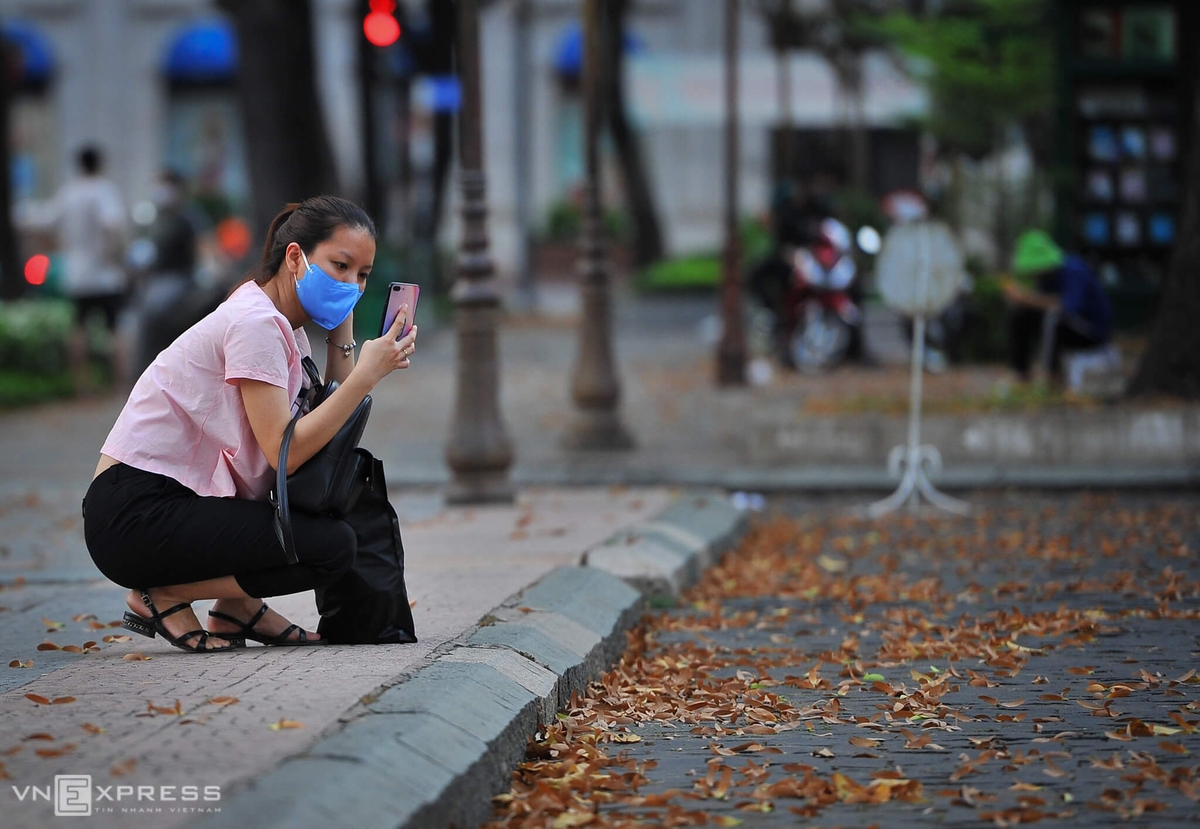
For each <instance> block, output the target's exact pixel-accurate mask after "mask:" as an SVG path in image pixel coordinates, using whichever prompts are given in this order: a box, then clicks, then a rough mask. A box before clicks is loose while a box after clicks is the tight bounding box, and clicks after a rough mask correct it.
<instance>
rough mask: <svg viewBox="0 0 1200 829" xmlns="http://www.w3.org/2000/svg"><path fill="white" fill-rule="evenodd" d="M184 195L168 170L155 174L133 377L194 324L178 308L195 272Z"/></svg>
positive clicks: (183, 186)
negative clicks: (152, 219) (155, 180)
mask: <svg viewBox="0 0 1200 829" xmlns="http://www.w3.org/2000/svg"><path fill="white" fill-rule="evenodd" d="M186 194H187V187H186V182H185V181H184V178H183V176H181V175H179V173H176V172H175V171H173V170H164V171H163V172H162V173H161V174H160V176H159V179H158V182H157V183H156V184H155V185H154V189H153V191H152V193H151V197H150V200H151V202H153V204H154V207H155V216H154V222H153V224H151V225H150V232H149V239H148V241H149V243H150V248H149V251H150V256H149V261H148V262H147V263H146V276H145V277H144V279H143V280H142V282H141V284H140V285H139V286H138V290H137V300H136V310H137V317H138V325H137V329H138V336H137V348H136V354H135V358H134V359H135V363H136V365H135V367H134V374H135V375H136V374H141V372H142V370H144V369H145V368H146V366H148V365H150V363H152V362H153V361H154V358H155V357H156V356H158V353H159V352H160V351H162V350H163V349H164V348H166V347H167V346H168V345H170V344H171V343H172V342H173V341H174V340H175V338H176V337H178V336H179V335H180V334H182V333H183V332H184V331H186V330H187V329H188V328H189V327H190V326H191V325H192V324H193V323H195V322H197V321H198V320H199V317H196V316H195V315H194V314H189V313H187V309H186V307H185V305H184V300H185V298H186V297H187V295H188V293H189V292H190V291H191V290H193V289H194V287H195V279H194V276H195V270H196V226H195V224H194V223H193V221H192V219H191V218H190V217H189V216H188V215H187V210H186Z"/></svg>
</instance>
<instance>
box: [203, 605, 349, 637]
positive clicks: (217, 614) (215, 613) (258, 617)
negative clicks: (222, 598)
mask: <svg viewBox="0 0 1200 829" xmlns="http://www.w3.org/2000/svg"><path fill="white" fill-rule="evenodd" d="M268 609H269V608H268V607H267V603H266V602H263V603H262V607H260V608H259V609H258V612H257V613H255V614H254V618H252V619H251V620H250V621H249V622H243V621H242V620H241V619H235V618H234V617H233V616H230V615H229V614H228V613H222V612H221V611H219V610H210V611H208V615H209V616H211V617H212V618H214V619H221V620H222V621H225V622H232V623H233V624H235V625H237V626H238V627H239V628H241V632H242V634H243V635H244V636H245V638H246V639H253V640H254V641H255V642H261V643H262V644H264V645H327V644H329V640H328V639H309V638H308V631H306V630H305V629H304V628H302V627H300V626H299V625H288V626H287V627H286V628H284V630H283V633H281V634H279V635H278V636H267V635H266V634H263V633H259V632H258V631H256V630H255V629H254V626H255V625H257V624H258V623H259V622H260V621H262V617H263V616H266V615H267V610H268ZM293 630H298V631H300V635H299V636H297V637H296V638H295V639H289V638H288V637H289V636H291V635H292V631H293ZM214 635H216V636H221V637H222V638H224V635H223V634H214Z"/></svg>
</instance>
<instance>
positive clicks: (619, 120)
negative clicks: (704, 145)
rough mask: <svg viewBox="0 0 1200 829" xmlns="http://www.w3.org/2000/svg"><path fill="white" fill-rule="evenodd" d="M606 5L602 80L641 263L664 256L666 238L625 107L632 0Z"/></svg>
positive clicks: (635, 259)
mask: <svg viewBox="0 0 1200 829" xmlns="http://www.w3.org/2000/svg"><path fill="white" fill-rule="evenodd" d="M602 8H603V10H604V17H605V18H606V19H605V20H604V21H603V24H602V25H601V27H600V28H601V32H602V36H603V42H604V50H603V54H604V66H605V68H607V69H608V72H606V73H604V77H603V80H602V83H603V88H604V107H603V109H604V115H605V118H606V120H607V122H608V128H609V134H610V135H611V136H612V140H613V146H614V148H615V149H616V151H617V163H618V164H619V165H620V168H621V178H622V180H623V181H624V183H625V197H626V200H627V204H628V207H629V213H630V219H631V220H632V224H633V263H634V264H635V265H637V266H639V267H641V266H645V265H649V264H650V263H651V262H655V261H657V260H659V259H662V257H663V239H662V226H661V224H660V223H659V220H658V210H657V208H656V207H655V204H654V194H653V192H652V191H651V189H650V181H649V179H648V178H647V176H646V165H645V163H644V161H643V159H642V149H641V142H640V141H639V140H638V136H637V133H636V132H634V130H633V127H632V126H631V125H630V123H629V115H628V113H627V111H626V107H625V83H624V74H625V73H624V65H625V48H624V43H623V38H624V31H625V18H626V14H627V12H628V10H629V0H610V2H606V3H604V4H603V7H602Z"/></svg>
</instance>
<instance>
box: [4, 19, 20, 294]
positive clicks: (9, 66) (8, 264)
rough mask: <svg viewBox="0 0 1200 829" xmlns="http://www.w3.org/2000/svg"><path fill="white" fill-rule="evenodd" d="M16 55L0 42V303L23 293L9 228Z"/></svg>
mask: <svg viewBox="0 0 1200 829" xmlns="http://www.w3.org/2000/svg"><path fill="white" fill-rule="evenodd" d="M19 61H20V55H19V54H18V53H17V49H16V48H14V47H12V46H10V44H8V43H7V41H5V40H2V38H0V299H4V300H14V299H19V298H20V295H22V294H23V293H24V292H25V283H24V281H23V278H22V274H20V258H19V257H18V256H17V234H16V230H14V229H13V227H12V179H11V175H12V152H11V148H10V145H8V140H10V136H11V134H12V128H11V125H10V122H8V119H10V114H11V110H10V107H11V106H12V97H13V94H14V92H16V90H17V79H18V74H19Z"/></svg>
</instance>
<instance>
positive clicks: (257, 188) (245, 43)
mask: <svg viewBox="0 0 1200 829" xmlns="http://www.w3.org/2000/svg"><path fill="white" fill-rule="evenodd" d="M219 5H220V6H221V8H222V9H223V10H224V11H225V12H226V13H228V14H229V16H230V17H231V18H232V19H233V23H234V27H235V28H236V30H237V35H238V46H239V53H240V55H241V68H240V70H239V71H238V94H239V98H240V101H241V115H242V124H243V127H244V129H245V133H246V152H247V156H248V159H247V160H248V162H249V164H248V166H249V176H250V187H251V194H252V195H251V199H252V204H253V209H252V212H251V222H252V226H253V227H254V229H255V231H256V232H257V233H259V234H261V233H264V232H265V231H266V228H267V226H268V225H270V223H271V219H272V218H274V216H275V214H276V213H278V212H279V211H280V209H282V208H283V206H284V204H286V203H287V202H292V201H300V200H302V199H306V198H310V197H312V196H317V195H321V194H322V193H333V192H336V191H337V182H336V175H335V172H334V167H333V153H332V152H331V150H330V147H329V139H328V137H327V136H326V133H325V120H324V117H323V115H322V112H321V105H320V98H319V97H318V95H317V85H316V73H315V71H314V69H315V59H314V55H313V25H312V3H311V0H219Z"/></svg>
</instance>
